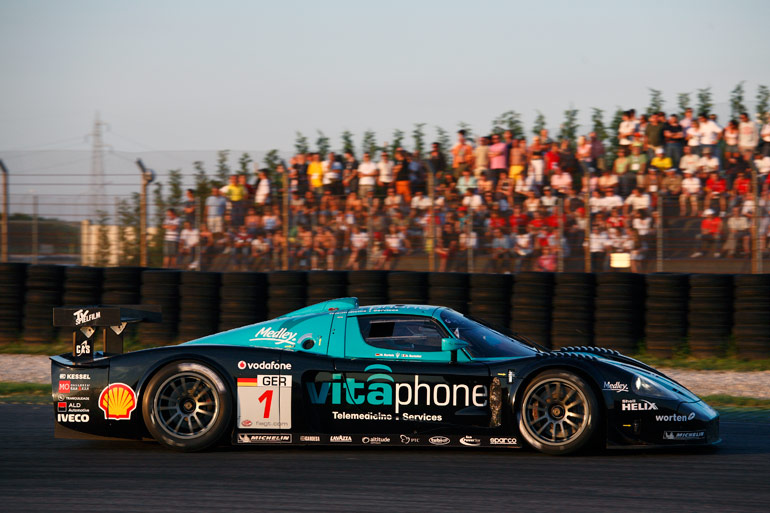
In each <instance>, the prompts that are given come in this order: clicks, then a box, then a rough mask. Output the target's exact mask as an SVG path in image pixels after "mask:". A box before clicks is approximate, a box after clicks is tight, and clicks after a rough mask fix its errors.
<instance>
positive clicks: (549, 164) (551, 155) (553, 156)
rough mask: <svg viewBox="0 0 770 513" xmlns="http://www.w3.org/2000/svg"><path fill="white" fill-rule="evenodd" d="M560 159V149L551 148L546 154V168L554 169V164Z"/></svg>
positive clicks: (548, 169)
mask: <svg viewBox="0 0 770 513" xmlns="http://www.w3.org/2000/svg"><path fill="white" fill-rule="evenodd" d="M559 159H560V157H559V152H558V151H553V150H549V151H548V153H546V154H545V169H546V170H547V171H550V170H551V169H553V165H554V164H558V163H559Z"/></svg>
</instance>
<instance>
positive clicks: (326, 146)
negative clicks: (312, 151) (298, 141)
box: [315, 130, 331, 160]
mask: <svg viewBox="0 0 770 513" xmlns="http://www.w3.org/2000/svg"><path fill="white" fill-rule="evenodd" d="M316 131H317V132H318V137H316V140H315V147H316V148H317V151H318V154H319V155H321V160H323V159H325V158H326V155H328V154H329V151H331V144H330V143H329V138H328V137H326V135H325V134H324V133H323V132H322V131H320V130H316Z"/></svg>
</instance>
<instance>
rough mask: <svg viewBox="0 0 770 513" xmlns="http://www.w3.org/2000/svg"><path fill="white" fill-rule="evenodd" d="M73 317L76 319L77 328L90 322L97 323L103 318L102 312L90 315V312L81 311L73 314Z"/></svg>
mask: <svg viewBox="0 0 770 513" xmlns="http://www.w3.org/2000/svg"><path fill="white" fill-rule="evenodd" d="M72 316H73V317H75V326H80V325H81V324H85V323H87V322H88V321H95V320H96V319H100V318H101V317H102V312H96V313H89V312H88V310H83V309H80V310H78V311H77V312H75V313H73V314H72Z"/></svg>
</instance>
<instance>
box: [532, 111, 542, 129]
mask: <svg viewBox="0 0 770 513" xmlns="http://www.w3.org/2000/svg"><path fill="white" fill-rule="evenodd" d="M544 129H545V116H544V115H543V113H542V112H540V111H539V110H538V111H537V116H535V122H534V124H533V125H532V133H533V134H535V135H540V132H541V131H543V130H544Z"/></svg>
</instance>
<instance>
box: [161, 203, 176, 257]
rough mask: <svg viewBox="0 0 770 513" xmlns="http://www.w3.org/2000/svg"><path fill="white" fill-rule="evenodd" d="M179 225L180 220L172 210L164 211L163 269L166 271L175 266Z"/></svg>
mask: <svg viewBox="0 0 770 513" xmlns="http://www.w3.org/2000/svg"><path fill="white" fill-rule="evenodd" d="M179 225H180V219H179V217H178V216H177V215H176V212H175V211H174V209H173V208H169V209H166V217H165V218H164V219H163V230H164V233H163V267H165V268H167V269H173V268H175V267H176V264H177V260H176V257H177V254H178V252H179Z"/></svg>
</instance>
